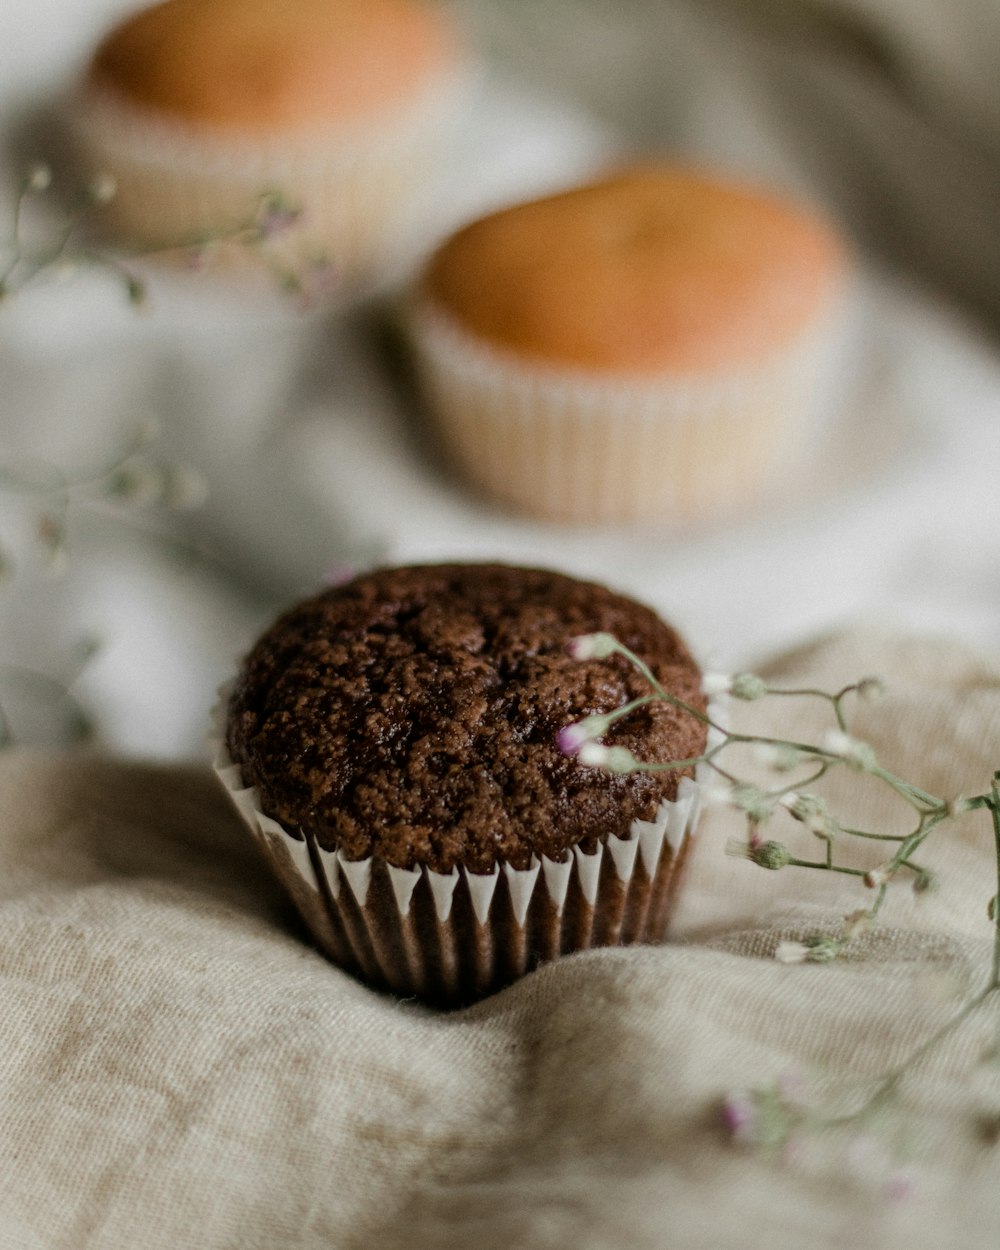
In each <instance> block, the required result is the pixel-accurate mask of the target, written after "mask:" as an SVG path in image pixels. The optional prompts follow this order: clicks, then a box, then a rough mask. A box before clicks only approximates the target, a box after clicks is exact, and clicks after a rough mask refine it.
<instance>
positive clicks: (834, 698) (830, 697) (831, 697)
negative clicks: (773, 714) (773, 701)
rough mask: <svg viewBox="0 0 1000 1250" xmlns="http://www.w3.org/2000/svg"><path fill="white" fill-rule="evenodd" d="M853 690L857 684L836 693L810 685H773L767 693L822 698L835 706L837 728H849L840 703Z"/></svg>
mask: <svg viewBox="0 0 1000 1250" xmlns="http://www.w3.org/2000/svg"><path fill="white" fill-rule="evenodd" d="M852 690H857V686H845V687H844V688H843V690H838V691H837V693H836V694H830V692H829V691H828V690H816V689H813V688H812V687H808V686H805V687H802V688H801V689H797V690H777V689H775V687H773V686H768V687H767V693H768V694H769V695H772V694H775V695H787V696H791V697H792V698H809V699H822V700H823V701H824V702H826V703H829V704H830V705H831V706H832V708H833V714H834V716H835V717H836V718H837V728H838V729H841V730H846V729H847V721H846V720H845V718H844V712H843V709H842V708H841V706H840V705H841V703H842V701H843V699H844V697H845V696H846V695H848V694H850V693H851V691H852Z"/></svg>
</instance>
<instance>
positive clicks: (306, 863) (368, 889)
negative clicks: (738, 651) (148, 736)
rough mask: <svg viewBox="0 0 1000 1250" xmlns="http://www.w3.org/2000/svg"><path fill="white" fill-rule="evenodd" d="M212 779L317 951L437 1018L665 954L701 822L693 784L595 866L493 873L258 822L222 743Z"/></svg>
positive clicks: (574, 863)
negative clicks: (505, 991) (593, 959)
mask: <svg viewBox="0 0 1000 1250" xmlns="http://www.w3.org/2000/svg"><path fill="white" fill-rule="evenodd" d="M214 745H215V746H216V748H217V752H218V753H217V755H216V760H215V771H216V774H217V775H218V777H219V779H220V781H221V782H222V784H223V786H224V787H225V789H226V791H227V792H228V794H229V796H230V798H231V799H232V801H233V803H234V804H235V806H236V808H237V810H238V811H239V812H240V814H241V816H242V817H243V819H244V820H245V821H246V823H247V825H248V826H249V828H250V830H251V832H252V833H253V835H254V836H255V838H256V839H257V841H258V843H259V845H260V847H261V849H262V850H263V852H264V855H265V857H266V858H267V860H268V861H269V863H270V865H271V867H272V869H273V871H274V872H275V873H276V875H277V876H278V878H279V879H280V880H281V881H282V883H283V884H284V886H285V888H286V889H287V891H288V893H289V894H290V896H291V897H292V899H293V900H294V902H295V904H296V906H297V907H298V909H299V912H300V913H301V915H302V918H303V920H304V921H305V923H306V925H307V926H308V928H309V930H310V932H311V933H312V935H313V938H314V939H315V941H316V943H317V945H318V946H319V948H320V949H321V950H322V951H323V952H324V953H325V954H326V955H327V956H329V958H330V959H332V960H333V961H334V962H335V963H337V964H338V965H340V966H341V967H343V968H345V969H347V970H349V971H350V972H353V973H354V974H355V975H357V976H358V977H360V978H361V979H362V980H365V981H367V982H368V983H369V984H371V985H373V986H376V987H378V988H381V989H387V990H391V991H392V992H394V993H396V994H400V995H403V996H404V997H411V996H413V997H417V998H420V999H422V1000H424V1001H426V1002H430V1003H434V1004H437V1005H440V1006H458V1005H461V1004H464V1003H469V1002H473V1001H475V1000H476V999H478V998H482V997H483V996H484V995H486V994H489V993H491V992H492V991H494V990H497V989H500V988H501V987H502V986H504V985H507V984H509V983H510V982H512V981H514V980H516V979H517V978H518V977H520V976H522V975H524V973H526V972H529V971H531V969H532V968H534V967H536V966H537V965H538V964H540V963H542V962H545V961H547V960H551V959H555V958H556V957H557V956H558V955H561V954H568V953H569V952H571V951H579V950H586V949H588V948H589V947H593V946H615V945H624V944H628V943H633V942H656V941H659V940H660V939H661V938H662V937H663V935H664V932H665V930H666V926H667V922H668V920H669V916H670V911H671V904H672V902H673V898H674V894H675V892H676V889H677V887H678V884H679V881H680V878H681V873H682V870H683V867H684V864H685V862H686V859H687V855H688V850H689V847H690V842H691V838H690V836H689V835H690V834H691V833H692V831H693V830H694V828H695V825H696V823H697V820H698V813H699V807H700V800H699V787H698V783H697V782H696V781H694V780H692V779H691V778H688V777H685V778H682V779H681V781H680V785H679V790H678V796H677V798H676V799H675V800H672V801H670V800H665V801H664V802H662V803H661V805H660V808H659V810H658V811H657V813H656V817H655V819H654V820H651V821H643V820H634V821H633V822H632V824H631V827H630V829H629V832H628V836H626V837H619V836H618V835H616V834H611V835H609V836H608V837H607V839H606V840H604V841H599V842H598V845H597V849H596V851H595V852H594V853H593V854H589V855H588V854H585V853H584V852H583V851H582V850H581V849H580V848H579V847H574V848H573V849H572V851H571V852H567V854H566V857H565V859H564V860H563V861H562V862H558V861H554V860H550V859H549V858H547V857H546V856H543V857H542V858H541V859H538V858H537V857H533V858H532V862H531V865H530V867H528V868H526V869H523V870H518V869H515V868H512V867H511V866H510V865H509V864H499V865H497V866H496V867H495V868H494V870H493V872H492V873H490V874H478V873H471V872H467V871H466V870H465V868H464V867H457V868H453V869H452V871H451V872H449V873H440V872H434V871H432V870H430V869H427V868H415V869H412V870H407V869H402V868H395V867H393V865H391V864H387V863H386V862H385V861H383V860H382V859H380V858H379V857H377V856H369V857H368V858H366V859H362V860H353V861H352V860H348V859H346V858H345V857H344V855H343V854H342V853H341V852H340V851H328V850H324V849H323V848H322V847H321V846H319V844H318V843H317V842H316V840H315V838H314V837H313V836H312V835H311V834H309V833H308V832H306V834H305V837H304V838H301V837H296V836H294V835H293V834H291V833H290V832H288V831H287V830H285V829H284V828H282V826H281V825H280V824H279V823H278V822H277V821H275V820H272V819H271V817H269V816H267V815H266V814H265V813H264V812H262V811H261V810H260V804H259V801H258V797H257V793H256V791H255V790H254V789H253V788H252V787H247V786H244V784H243V778H242V774H241V771H240V768H239V765H237V764H234V763H233V762H232V760H231V759H230V758H229V755H228V753H227V752H226V750H225V747H224V745H223V744H222V742H221V741H217V742H216V743H215V744H214Z"/></svg>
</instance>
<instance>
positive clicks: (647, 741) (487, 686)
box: [227, 565, 705, 873]
mask: <svg viewBox="0 0 1000 1250" xmlns="http://www.w3.org/2000/svg"><path fill="white" fill-rule="evenodd" d="M597 630H603V631H607V632H609V633H612V634H614V635H615V636H616V637H617V638H618V639H619V640H620V641H622V642H623V643H625V645H626V646H628V647H630V648H632V649H633V650H634V651H635V652H637V653H638V654H639V655H640V656H641V657H642V658H643V659H645V660H646V662H647V663H648V664H649V665H650V667H651V668H652V669H653V671H654V672H655V673H656V675H657V677H658V679H659V680H660V681H661V682H662V683H663V685H664V686H665V688H666V689H667V690H668V691H669V692H671V693H673V694H675V695H676V696H678V697H679V698H681V699H683V700H684V701H685V702H687V703H689V704H690V705H692V706H695V707H697V708H699V709H704V700H703V697H702V695H701V693H700V676H699V673H698V669H697V667H696V665H695V663H694V661H693V660H692V658H691V656H690V655H689V653H688V651H687V648H686V647H685V645H684V643H683V641H682V640H681V639H680V637H679V636H678V635H677V634H676V633H675V631H674V630H672V629H671V628H670V627H669V626H668V625H665V624H664V623H663V622H662V621H661V620H660V619H659V618H658V617H657V616H656V615H655V614H654V613H653V612H651V611H650V610H649V609H648V608H645V607H643V606H642V605H641V604H638V603H635V602H634V601H632V600H631V599H627V598H625V597H623V596H622V595H618V594H614V593H613V592H612V591H610V590H607V589H605V588H604V587H602V586H598V585H594V584H592V583H589V582H582V581H576V580H574V579H573V578H570V577H565V576H563V575H561V574H558V573H552V572H547V571H543V570H538V569H520V568H511V567H507V566H502V565H431V566H423V567H409V568H396V569H384V570H381V571H378V572H375V573H371V574H368V575H365V576H362V577H359V578H357V579H356V580H355V581H352V582H350V583H348V584H347V585H345V586H341V587H337V588H335V589H331V590H327V591H325V592H324V593H323V594H320V595H318V596H316V597H315V598H313V599H310V600H308V601H306V602H305V603H302V604H300V605H299V606H297V607H295V608H293V609H292V610H291V611H289V612H288V613H287V614H285V615H284V616H282V617H281V618H280V619H279V620H278V621H277V622H276V624H275V625H273V626H272V627H271V629H270V630H268V632H267V633H265V634H264V636H263V637H262V638H261V639H260V641H259V642H258V643H257V644H256V646H255V647H254V649H253V650H252V652H251V653H250V655H249V657H248V658H247V660H246V662H245V664H244V666H243V668H242V671H241V672H240V674H239V677H238V678H237V681H236V684H235V687H234V690H233V693H232V695H231V698H230V705H229V719H228V727H227V746H228V749H229V752H230V755H231V756H232V758H233V760H234V761H235V762H236V763H238V764H239V765H240V767H241V771H242V773H243V779H244V782H245V783H246V784H247V785H253V786H255V787H256V788H257V791H258V794H259V797H260V802H261V806H262V808H263V810H264V811H265V812H266V813H267V814H268V815H270V816H272V817H273V818H274V819H276V820H278V821H279V822H280V823H281V824H282V825H283V826H284V827H285V828H286V829H287V830H288V831H289V832H292V833H298V832H301V830H302V829H304V828H305V829H308V830H309V831H310V832H311V834H312V835H313V836H315V838H316V840H317V842H318V843H319V845H320V846H321V847H323V848H324V849H326V850H333V849H340V850H341V851H342V852H343V853H344V854H345V855H346V857H347V858H348V859H351V860H356V859H363V858H365V857H366V856H368V855H372V854H375V855H378V856H380V857H381V858H383V859H385V860H386V861H388V862H389V863H390V864H393V865H395V866H396V867H399V868H413V867H415V866H419V865H426V866H427V867H428V868H431V869H434V870H436V871H439V872H448V871H450V869H451V868H452V867H454V866H455V865H464V866H465V867H466V868H467V869H468V870H470V871H472V872H479V873H483V872H489V871H490V870H491V869H492V868H493V866H494V865H495V864H496V863H497V862H499V861H506V862H508V863H510V864H512V865H513V866H514V867H515V868H527V867H528V866H529V865H530V862H531V857H532V855H543V854H544V855H547V856H549V858H551V859H557V860H562V859H563V857H564V856H565V854H566V852H567V850H568V848H570V847H572V846H574V845H581V846H582V847H583V848H584V850H586V851H588V852H592V851H593V850H595V849H596V845H597V842H598V841H604V840H605V839H606V838H607V836H608V835H609V834H618V835H624V834H626V832H627V831H628V828H629V825H630V823H631V821H632V820H633V819H635V818H640V819H644V820H649V819H652V818H653V817H654V816H655V814H656V810H657V808H658V806H659V804H660V802H661V800H662V799H669V798H674V797H676V794H677V786H678V783H679V780H680V777H681V776H682V775H683V774H682V773H655V774H651V773H634V774H628V775H613V774H610V773H608V772H606V771H604V770H602V769H599V768H588V767H585V766H583V765H581V764H580V763H579V761H578V760H577V759H576V758H575V757H572V756H567V755H565V754H563V752H562V751H560V749H559V746H558V744H557V741H556V737H557V734H558V733H559V730H560V729H562V728H563V727H564V726H565V725H567V724H568V723H570V722H573V721H577V720H579V719H580V718H581V717H583V716H586V715H589V714H591V713H594V712H607V711H610V710H612V709H613V708H615V707H617V706H619V705H620V704H621V703H623V702H625V701H626V700H628V699H630V698H634V697H636V696H638V695H642V694H645V693H648V689H649V688H648V686H647V685H646V683H645V682H644V680H643V679H642V678H641V677H640V676H639V675H638V674H637V673H636V672H635V670H634V669H633V668H632V667H631V666H629V665H628V664H627V663H626V662H625V661H624V660H623V659H622V658H621V657H619V656H616V657H613V658H611V659H606V660H589V661H580V660H575V659H573V658H572V657H571V656H570V654H569V652H568V650H567V646H568V644H569V642H570V640H571V639H573V638H574V637H576V636H578V635H580V634H585V633H591V632H594V631H597ZM603 741H604V742H606V743H608V744H609V745H622V746H626V747H628V748H630V749H631V750H633V751H634V752H635V753H636V754H637V755H638V756H639V757H640V758H645V759H656V760H661V761H665V760H671V759H685V758H689V757H691V756H693V755H697V754H699V753H700V752H701V751H702V750H703V748H704V743H705V726H704V724H703V723H702V722H701V721H699V720H697V719H696V718H695V717H693V716H691V715H689V714H688V713H685V712H683V711H679V710H677V709H675V708H672V707H670V706H668V705H666V704H660V703H657V704H652V705H650V706H648V707H644V708H642V709H639V710H638V711H636V712H635V713H633V714H632V715H630V716H628V717H625V718H623V720H621V721H619V722H618V723H617V724H616V725H615V726H614V727H613V729H612V730H611V731H610V732H609V733H608V734H607V735H605V737H604V738H603ZM687 771H688V773H690V771H691V770H687Z"/></svg>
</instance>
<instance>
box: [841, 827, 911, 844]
mask: <svg viewBox="0 0 1000 1250" xmlns="http://www.w3.org/2000/svg"><path fill="white" fill-rule="evenodd" d="M840 832H841V833H846V834H849V835H850V836H851V837H852V838H871V839H873V840H874V841H876V842H905V841H906V839H907V838H908V837H909V836H910V835H909V834H908V833H871V832H869V831H868V830H867V829H846V828H844V826H843V825H841V826H840Z"/></svg>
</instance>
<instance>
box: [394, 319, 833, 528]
mask: <svg viewBox="0 0 1000 1250" xmlns="http://www.w3.org/2000/svg"><path fill="white" fill-rule="evenodd" d="M407 318H408V321H409V324H410V330H411V338H412V340H413V344H414V349H415V355H416V360H417V367H418V373H419V377H420V380H421V383H422V387H423V389H424V391H425V394H426V398H427V407H428V412H429V415H430V417H431V419H432V420H433V421H434V422H435V424H436V425H437V428H438V431H439V435H440V438H441V441H442V444H443V446H444V448H445V450H446V451H447V452H448V453H449V454H450V456H451V457H452V459H453V461H454V463H455V465H456V468H457V469H458V470H459V471H460V473H461V474H462V475H463V476H464V477H465V478H466V479H467V480H469V481H470V482H471V483H473V484H474V485H476V486H478V487H479V488H480V489H482V490H484V491H485V492H486V493H487V494H488V495H490V496H491V497H493V498H495V499H498V500H500V501H502V502H504V503H507V504H509V505H511V506H512V507H514V508H515V509H517V510H518V511H522V512H525V513H528V514H532V515H536V516H541V517H544V518H547V519H551V520H557V521H571V522H586V521H602V522H606V521H611V522H621V521H627V522H631V521H656V520H660V521H662V520H671V521H686V520H691V519H695V520H697V519H700V518H703V517H705V516H713V515H718V514H722V513H724V512H726V511H729V510H732V509H733V508H735V507H737V506H739V505H740V504H742V503H745V502H746V500H747V499H750V498H752V497H753V496H754V495H756V494H759V493H760V492H761V491H762V490H763V489H764V488H765V487H766V486H767V484H768V483H770V482H773V481H774V480H775V479H776V478H777V477H778V476H779V475H780V474H781V473H782V472H787V471H788V470H789V468H790V467H791V466H793V465H794V464H795V463H796V462H797V461H799V460H801V458H802V456H803V453H804V451H805V449H806V448H808V447H809V446H812V445H814V444H815V442H816V437H817V434H818V432H819V430H820V429H821V428H822V426H823V424H824V423H825V421H826V420H827V419H828V418H829V416H830V415H831V413H832V412H835V411H836V409H837V406H838V399H837V391H838V390H839V389H841V388H838V387H837V386H836V385H835V378H836V368H837V365H838V362H841V363H842V361H843V356H844V349H845V336H846V332H847V329H848V324H849V318H848V311H847V301H846V300H845V299H842V300H839V301H837V302H836V305H835V306H831V310H830V312H829V314H828V315H827V316H826V317H824V318H822V319H821V321H820V322H819V323H817V325H816V326H815V327H814V328H813V330H812V331H811V332H810V333H808V334H804V335H803V336H802V337H801V339H800V340H799V341H798V342H797V343H793V344H791V345H790V346H789V348H788V349H787V350H786V351H784V352H782V353H780V354H779V355H776V356H775V357H774V358H773V359H772V360H770V361H768V362H766V363H765V364H763V365H762V366H761V367H760V368H758V369H747V370H744V371H741V372H733V373H731V374H729V375H722V376H717V377H697V376H691V377H683V376H678V377H676V378H663V379H655V380H649V379H646V378H642V377H616V378H604V377H602V376H600V375H597V374H588V373H585V372H583V371H575V370H572V369H560V368H554V367H546V366H544V365H540V364H526V363H525V362H524V361H523V360H519V359H517V357H516V356H515V355H513V354H511V353H507V352H504V351H502V350H500V349H498V348H494V347H493V346H492V345H490V344H488V343H486V342H485V341H484V340H482V339H479V338H476V337H474V336H472V335H470V334H469V333H467V332H466V331H465V330H463V329H462V328H461V327H460V326H459V325H457V324H456V322H455V321H454V319H453V318H451V317H450V316H449V315H448V314H446V313H445V312H443V311H442V310H441V309H439V308H437V307H435V306H434V305H432V304H431V303H430V302H429V301H427V300H426V299H424V300H421V299H419V298H418V299H415V300H414V301H413V302H412V303H411V306H410V308H409V310H408V312H407Z"/></svg>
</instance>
